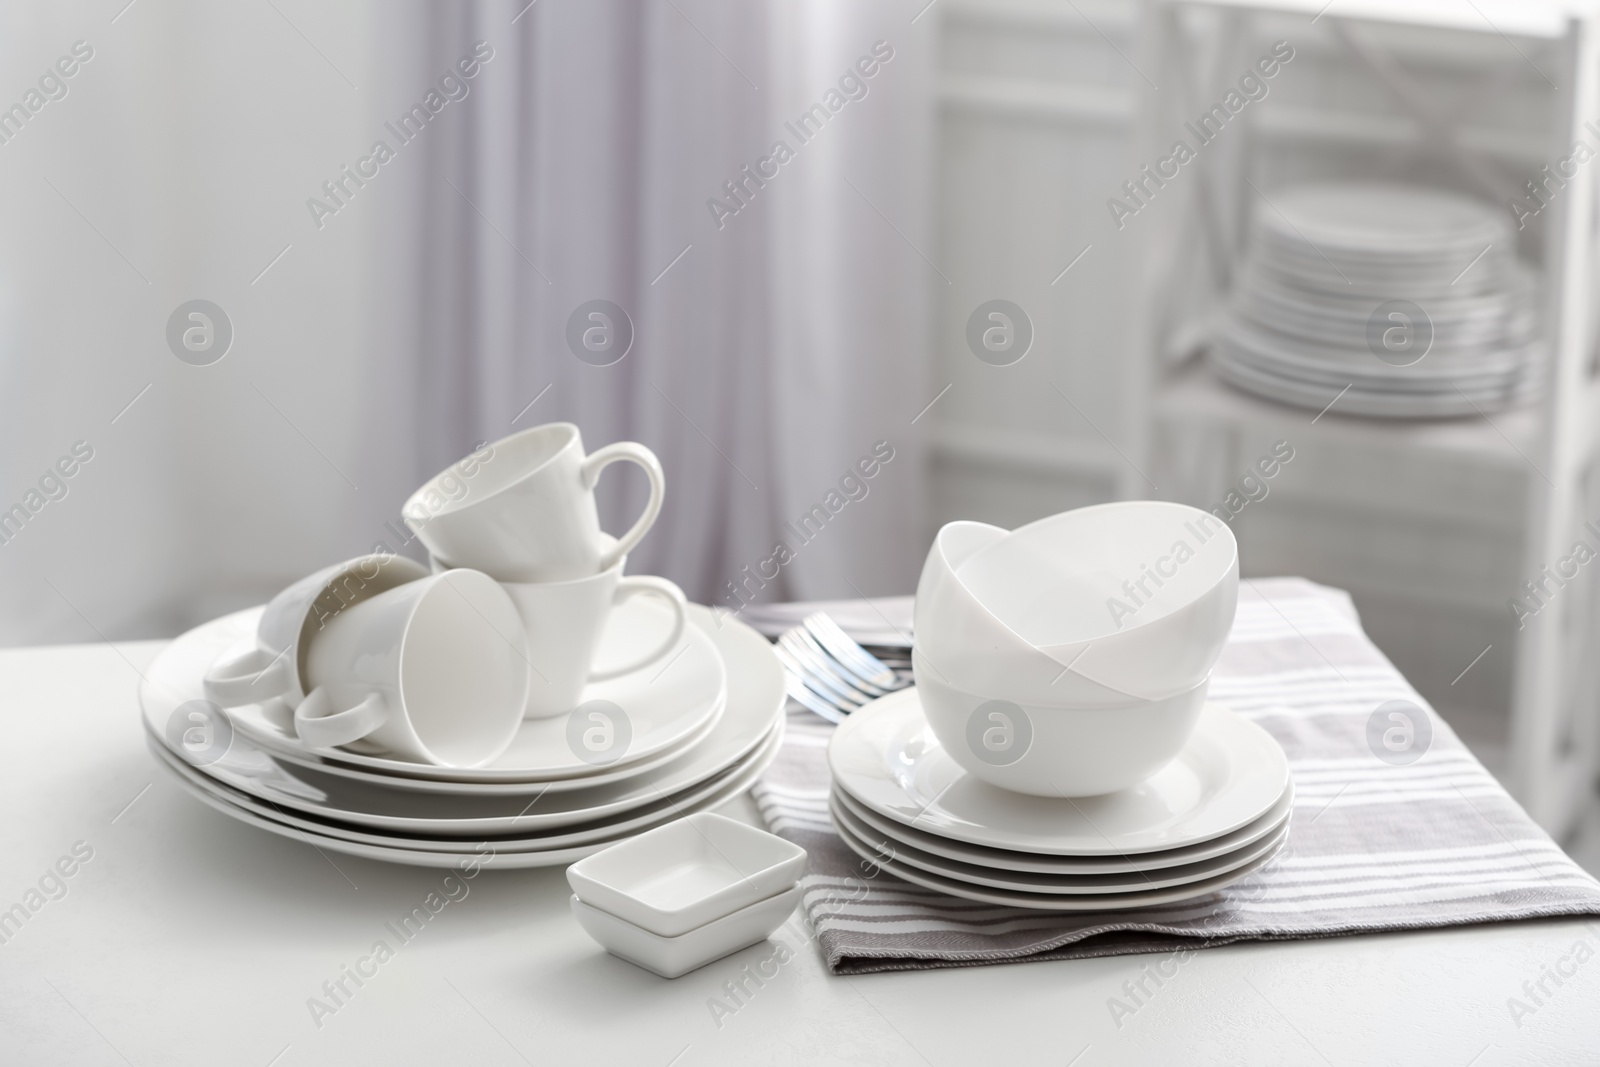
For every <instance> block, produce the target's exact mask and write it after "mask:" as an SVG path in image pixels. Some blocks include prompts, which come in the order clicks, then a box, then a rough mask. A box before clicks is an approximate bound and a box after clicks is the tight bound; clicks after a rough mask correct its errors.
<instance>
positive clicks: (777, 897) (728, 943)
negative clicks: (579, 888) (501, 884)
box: [572, 885, 800, 978]
mask: <svg viewBox="0 0 1600 1067" xmlns="http://www.w3.org/2000/svg"><path fill="white" fill-rule="evenodd" d="M798 903H800V887H799V886H798V885H795V886H790V887H789V888H788V889H785V890H784V891H783V892H781V893H776V894H774V895H772V896H770V897H767V898H766V899H765V900H758V901H756V902H755V903H754V904H751V905H749V906H747V907H744V908H741V909H739V910H738V911H736V912H734V913H733V914H732V915H725V916H723V917H722V918H720V919H718V920H716V921H715V922H711V923H707V924H706V925H705V926H698V927H695V928H694V929H693V930H690V931H689V932H688V933H686V934H679V935H678V936H677V937H662V936H661V935H660V934H653V933H651V932H650V931H649V930H646V929H644V928H643V927H642V926H635V925H634V924H633V923H631V922H629V921H628V920H626V919H619V918H617V917H616V916H615V915H612V914H611V913H610V912H608V911H602V910H601V909H599V908H596V907H593V906H591V905H589V904H585V903H584V902H583V901H581V900H579V899H578V898H577V896H576V895H574V896H573V898H572V914H573V915H574V916H576V917H577V920H578V924H579V925H580V926H582V927H583V929H584V932H586V933H587V934H588V935H589V936H590V937H592V938H594V939H595V940H596V941H598V942H600V946H601V947H602V948H604V949H605V950H606V951H607V952H609V953H611V954H612V955H613V956H617V957H620V958H621V959H625V960H627V961H628V962H629V963H632V964H637V965H638V966H640V967H643V968H644V969H645V970H647V971H653V972H654V973H656V974H659V975H660V976H661V977H663V978H676V977H678V976H679V975H680V974H687V973H689V972H690V971H692V970H694V969H695V968H697V967H704V966H705V965H706V964H708V963H710V962H711V961H712V960H720V959H721V958H722V957H724V956H726V955H728V954H729V953H731V952H738V951H739V950H740V949H742V948H749V947H750V946H751V945H754V944H756V943H757V942H759V941H764V940H766V939H767V937H768V936H770V935H771V933H772V932H773V931H774V930H776V929H777V928H778V927H780V926H782V925H783V924H784V921H785V920H787V919H788V918H789V916H790V915H791V914H793V913H794V907H795V905H796V904H798Z"/></svg>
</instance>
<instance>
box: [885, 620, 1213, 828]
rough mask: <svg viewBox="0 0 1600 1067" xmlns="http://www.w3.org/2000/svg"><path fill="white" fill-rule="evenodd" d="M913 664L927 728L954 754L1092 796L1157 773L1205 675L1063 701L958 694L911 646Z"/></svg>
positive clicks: (1034, 790) (995, 781)
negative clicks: (1120, 699) (1139, 692)
mask: <svg viewBox="0 0 1600 1067" xmlns="http://www.w3.org/2000/svg"><path fill="white" fill-rule="evenodd" d="M911 668H912V671H913V672H914V673H915V675H916V679H917V697H918V700H919V701H920V702H921V704H922V712H923V714H924V715H925V716H927V719H928V726H929V727H930V728H931V729H932V730H933V733H934V736H935V737H937V738H938V739H939V744H940V745H942V746H943V747H944V750H945V751H946V752H948V753H949V754H950V758H951V759H953V760H955V761H956V762H957V763H959V764H960V765H961V766H962V768H964V769H965V770H966V771H967V772H968V773H969V774H972V775H973V776H975V777H977V778H979V779H980V780H982V781H985V782H988V783H989V784H990V785H993V786H998V787H999V788H1001V789H1008V790H1011V791H1012V792H1014V793H1028V794H1031V795H1033V796H1041V797H1078V796H1097V795H1099V794H1101V793H1111V792H1115V791H1116V790H1118V789H1126V788H1128V787H1129V786H1131V785H1136V784H1138V783H1139V782H1142V781H1144V780H1145V779H1146V778H1148V777H1150V776H1151V775H1152V774H1155V773H1156V772H1157V771H1159V770H1160V769H1161V768H1163V767H1165V766H1166V765H1167V764H1168V763H1171V762H1172V760H1173V758H1174V757H1175V756H1177V754H1178V753H1179V752H1181V751H1183V746H1184V745H1185V744H1186V743H1187V742H1188V740H1189V736H1190V735H1191V734H1193V733H1194V728H1195V724H1196V723H1198V722H1199V721H1200V709H1201V708H1202V707H1204V706H1205V700H1206V690H1207V688H1208V687H1209V686H1210V682H1211V679H1210V677H1209V676H1207V677H1206V678H1204V679H1203V680H1202V681H1201V682H1200V684H1199V685H1196V686H1194V687H1193V688H1191V689H1189V690H1187V691H1185V692H1182V693H1175V694H1173V695H1171V696H1169V697H1166V698H1165V699H1162V700H1139V701H1134V702H1131V703H1128V704H1124V705H1121V706H1112V707H1059V706H1052V705H1041V704H1029V703H1022V702H1018V701H1008V700H996V699H993V698H990V697H984V696H978V695H975V694H973V693H968V692H963V691H962V690H960V689H957V688H955V687H954V686H950V685H947V684H945V683H944V682H943V681H942V680H941V679H940V677H939V674H938V673H937V672H936V671H934V670H931V669H929V665H928V663H927V661H926V659H924V658H923V656H922V655H921V654H920V653H918V652H916V651H913V652H912V654H911Z"/></svg>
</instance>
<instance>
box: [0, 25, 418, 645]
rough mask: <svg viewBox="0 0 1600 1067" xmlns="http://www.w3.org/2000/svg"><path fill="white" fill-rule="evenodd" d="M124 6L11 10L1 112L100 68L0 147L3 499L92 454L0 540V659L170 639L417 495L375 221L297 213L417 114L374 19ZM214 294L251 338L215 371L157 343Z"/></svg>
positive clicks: (362, 539)
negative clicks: (32, 92)
mask: <svg viewBox="0 0 1600 1067" xmlns="http://www.w3.org/2000/svg"><path fill="white" fill-rule="evenodd" d="M121 7H122V3H121V2H116V3H109V4H107V3H96V4H92V5H91V4H87V3H73V4H59V5H55V4H52V5H49V6H46V5H7V6H6V7H5V8H4V9H3V10H0V71H3V72H4V74H3V75H0V99H3V100H4V101H6V102H8V103H9V102H10V101H11V100H12V99H14V98H18V97H20V96H21V94H22V93H23V92H24V91H25V90H26V89H27V87H28V85H29V84H30V82H31V81H32V79H33V78H34V77H36V76H37V75H38V74H39V73H41V72H43V71H44V70H45V69H46V67H47V66H48V65H49V64H50V63H52V62H53V61H54V60H55V59H56V57H57V56H59V55H60V54H62V53H63V52H65V51H67V50H68V48H69V47H70V45H71V44H72V43H73V42H74V41H77V40H80V39H81V40H85V41H88V42H89V43H90V45H91V46H92V47H93V48H94V58H93V59H92V60H91V61H89V62H88V63H87V64H85V65H84V66H83V68H82V69H81V71H80V72H79V73H78V74H77V75H76V76H75V77H74V78H73V79H72V80H71V82H70V83H69V84H70V92H69V94H68V96H67V97H66V98H65V99H62V100H60V101H56V102H53V103H50V104H49V105H48V106H46V107H45V108H44V109H43V110H42V111H41V112H40V113H39V114H38V115H36V116H35V117H34V118H33V119H32V120H31V121H30V122H29V123H28V125H27V126H26V127H25V128H24V130H23V132H22V133H21V134H20V135H19V136H17V137H16V138H15V139H14V140H12V141H11V142H10V143H8V144H4V145H0V201H3V204H0V213H3V214H4V226H3V232H4V234H5V238H4V241H3V243H0V412H3V414H0V442H3V444H0V499H4V500H6V501H7V502H8V503H9V502H10V501H11V500H13V499H17V498H19V497H20V496H21V495H22V494H23V493H24V492H25V490H26V489H27V487H28V486H29V484H30V483H31V482H32V481H34V480H35V479H36V478H37V477H38V476H39V474H40V472H41V471H43V470H44V468H45V467H46V465H47V464H49V463H50V462H51V461H52V460H54V459H55V458H56V456H57V455H58V454H59V453H61V452H64V451H66V450H67V449H68V447H69V446H70V445H71V444H72V442H74V441H75V440H78V439H84V440H87V441H89V442H91V443H92V445H93V447H94V449H95V458H94V459H93V460H92V461H91V462H90V463H89V464H88V465H87V466H86V467H85V468H84V469H83V470H82V471H81V472H80V473H79V474H78V475H77V476H76V477H75V478H74V479H73V480H72V482H71V483H70V493H69V495H68V496H67V497H66V498H65V499H63V500H60V501H58V502H55V503H51V504H49V505H48V506H47V507H45V508H44V509H43V510H42V511H41V512H40V513H39V514H38V515H37V516H35V517H34V518H33V519H32V520H31V521H30V522H29V523H28V525H27V526H26V527H25V528H24V529H23V531H22V533H21V535H20V536H18V537H17V538H16V539H15V540H14V541H13V542H12V543H11V544H8V545H5V546H3V547H0V574H3V580H0V642H7V643H16V642H28V643H37V642H51V641H67V640H94V639H96V638H97V637H99V636H102V635H103V636H107V637H111V638H125V637H135V636H154V635H158V634H169V633H172V632H174V631H175V630H176V629H177V628H179V627H181V626H183V625H186V624H188V623H191V622H194V621H197V620H198V619H200V618H202V617H205V616H207V615H209V614H214V613H216V612H217V611H221V610H225V609H229V608H233V607H239V606H243V605H244V604H247V603H250V602H253V601H256V600H259V599H260V597H261V595H262V594H263V592H264V591H266V590H270V589H272V588H275V587H277V586H279V585H281V584H282V583H283V582H284V581H285V580H287V579H288V578H290V577H292V576H293V575H295V574H297V573H303V572H304V571H306V570H309V569H310V568H311V567H313V566H315V565H317V564H319V563H321V562H323V561H325V560H327V559H329V558H336V557H337V556H338V555H341V554H353V553H354V552H355V551H358V550H360V549H362V548H364V547H365V546H366V545H367V544H370V543H371V541H372V540H373V539H374V538H376V537H378V536H379V535H380V534H381V523H382V520H383V518H385V517H387V516H389V515H391V514H393V513H395V512H396V511H397V509H398V506H399V502H400V500H401V499H403V486H401V485H399V484H395V477H394V475H395V474H398V475H400V477H401V478H404V477H405V476H406V474H405V472H404V471H394V474H391V473H388V472H390V471H391V470H392V469H393V468H394V467H395V466H396V465H394V464H386V463H385V462H384V459H385V456H386V454H387V453H392V452H394V451H395V450H396V449H399V448H403V447H404V441H405V437H404V431H405V427H404V426H403V425H402V424H401V422H402V420H401V419H400V417H399V416H400V414H401V413H400V412H397V411H394V412H391V411H390V410H388V409H387V408H386V405H384V404H383V403H382V400H383V398H384V396H385V395H386V389H387V384H386V382H385V378H386V375H385V372H384V369H383V365H382V362H381V353H375V352H374V351H373V349H372V347H371V346H370V345H369V333H370V331H369V330H368V328H367V324H368V322H370V321H371V315H370V313H369V310H368V303H369V301H370V299H371V293H370V281H371V276H372V275H371V269H370V267H371V257H370V255H369V253H368V248H369V246H370V245H371V243H372V236H373V235H372V233H371V232H370V228H371V227H372V226H373V225H374V224H375V223H376V222H377V220H378V218H379V216H378V213H377V211H376V210H373V211H367V212H356V211H350V212H346V213H344V214H343V215H341V217H339V218H338V219H337V220H336V222H337V225H333V224H330V225H328V226H326V227H325V228H324V229H323V230H322V231H321V232H318V231H317V230H316V229H315V228H314V227H313V226H312V225H311V221H310V217H309V214H308V212H307V210H306V208H305V200H306V198H307V197H308V196H310V195H312V194H313V193H315V192H316V191H317V189H318V186H319V185H320V184H321V182H322V181H323V180H325V179H326V178H327V177H328V176H330V175H331V174H332V173H333V172H334V171H335V170H336V169H337V167H338V166H339V165H340V164H341V163H344V162H347V161H350V160H352V159H353V158H354V156H355V154H356V153H358V152H359V151H361V150H363V149H364V148H365V147H366V146H367V145H369V144H370V143H371V140H372V137H373V132H374V129H375V128H376V123H375V121H374V116H375V115H377V114H380V113H383V112H384V111H386V110H389V109H390V107H391V105H394V106H397V105H398V103H399V99H398V97H393V98H391V97H392V94H390V93H389V92H388V90H387V89H386V87H385V86H382V85H380V84H376V83H375V79H374V67H375V63H374V60H375V58H376V57H375V54H374V53H375V49H376V48H377V47H378V45H379V43H380V42H381V41H382V40H383V39H384V36H383V34H382V32H381V26H380V23H381V18H380V16H381V14H382V13H381V12H380V11H379V10H378V9H377V7H376V5H370V4H364V3H357V4H345V5H333V6H327V5H321V4H315V3H308V2H303V0H277V4H276V9H274V6H273V5H265V4H262V5H256V4H250V5H233V4H228V5H218V4H206V3H201V2H198V0H184V2H178V3H149V2H140V3H137V4H135V5H133V6H131V7H129V8H128V9H127V10H125V11H122V12H121V14H120V15H119V14H118V11H119V9H120V8H121ZM280 12H281V14H280ZM113 19H115V21H114V22H113V21H112V20H113ZM291 22H292V23H293V25H291ZM302 34H304V36H302ZM307 38H309V41H308V40H307ZM319 53H320V54H319ZM346 79H348V81H347V80H346ZM351 83H354V85H355V86H356V87H357V88H352V85H351ZM52 184H53V185H54V186H55V187H56V189H59V193H58V192H57V191H56V189H52V187H51V186H52ZM384 195H386V194H385V192H384V191H383V190H381V189H376V190H375V191H374V192H373V194H372V199H373V200H374V201H377V200H379V199H380V198H381V197H383V196H384ZM69 200H70V202H71V203H70V205H69V204H68V203H67V201H69ZM80 212H81V215H80ZM285 246H289V250H288V252H287V253H286V254H284V256H283V258H282V259H281V260H279V261H278V262H277V263H276V264H275V265H274V266H272V268H271V270H269V271H267V272H266V273H265V275H262V274H261V272H262V271H263V270H264V269H265V268H266V267H267V266H268V264H269V263H271V262H272V260H273V258H274V257H275V256H277V255H278V254H279V252H280V251H282V250H283V249H284V248H285ZM258 276H259V277H258ZM196 297H204V298H206V299H210V300H212V301H214V302H216V303H217V304H219V305H220V306H221V307H222V308H223V309H224V311H225V312H226V313H227V314H228V316H229V317H230V318H231V320H232V323H233V327H234V341H233V345H232V348H231V350H230V351H229V352H228V354H227V355H226V357H225V358H223V359H222V360H221V361H220V362H218V363H216V364H214V365H211V366H205V367H196V366H190V365H188V364H186V363H184V362H181V361H180V360H179V359H177V358H176V357H175V356H174V355H173V353H172V352H171V351H169V349H168V346H167V343H166V339H165V329H166V322H167V318H168V316H169V315H170V314H171V312H172V311H173V309H174V308H175V307H176V306H177V305H178V304H180V303H181V302H183V301H186V300H189V299H192V298H196ZM147 385H148V386H149V389H148V391H147V392H144V394H143V395H142V396H141V397H140V399H139V400H138V402H137V403H136V404H134V405H133V406H132V407H131V408H129V409H128V410H127V411H126V412H123V413H122V414H121V415H120V417H118V413H119V411H121V410H122V409H123V408H124V406H125V405H126V404H127V403H128V402H129V401H130V400H132V399H133V398H134V397H135V396H136V395H138V394H140V392H141V390H143V389H144V388H145V386H147ZM113 418H116V421H115V423H113V422H112V420H113ZM341 472H342V473H341ZM346 478H348V479H349V481H348V482H347V481H346V480H345V479H346ZM351 483H354V485H355V486H359V489H356V488H353V487H352V484H351ZM52 586H53V587H54V588H52Z"/></svg>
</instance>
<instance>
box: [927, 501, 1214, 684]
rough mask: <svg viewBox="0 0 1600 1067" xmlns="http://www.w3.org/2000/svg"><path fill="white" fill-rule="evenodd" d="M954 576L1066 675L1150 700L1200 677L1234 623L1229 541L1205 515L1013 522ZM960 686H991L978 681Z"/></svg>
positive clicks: (1118, 514)
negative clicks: (1015, 526) (1068, 670)
mask: <svg viewBox="0 0 1600 1067" xmlns="http://www.w3.org/2000/svg"><path fill="white" fill-rule="evenodd" d="M955 576H956V578H957V579H958V580H959V583H960V584H961V586H962V588H964V589H965V590H966V591H967V592H968V593H969V594H970V595H971V597H972V598H973V600H975V601H976V602H977V603H978V604H981V605H982V606H983V607H984V608H985V609H987V611H988V612H989V614H990V615H991V616H992V617H993V618H994V619H996V620H998V621H999V622H1000V623H1001V624H1002V625H1003V626H1004V627H1005V628H1006V629H1007V630H1008V631H1010V632H1011V633H1012V634H1014V635H1016V637H1017V638H1018V639H1019V640H1020V641H1021V642H1022V643H1023V644H1025V645H1027V646H1028V647H1031V648H1035V649H1037V650H1038V651H1040V652H1042V653H1044V654H1045V655H1047V656H1048V657H1050V658H1051V659H1053V660H1055V661H1056V662H1057V663H1060V664H1061V665H1062V666H1068V665H1070V667H1071V670H1072V672H1073V673H1074V674H1076V675H1081V676H1082V677H1084V678H1086V679H1089V680H1091V681H1093V682H1096V683H1098V684H1100V685H1102V686H1105V687H1107V688H1109V689H1112V690H1115V691H1120V692H1123V693H1127V694H1129V695H1131V696H1135V697H1142V698H1145V699H1152V700H1153V699H1161V698H1164V697H1166V696H1168V695H1170V694H1176V693H1182V692H1187V691H1189V690H1190V689H1192V687H1193V686H1194V685H1195V684H1196V683H1197V682H1199V681H1200V680H1201V679H1202V678H1204V677H1206V676H1207V675H1208V674H1209V673H1210V671H1211V667H1212V665H1213V664H1214V663H1215V662H1216V659H1217V656H1218V654H1219V653H1220V652H1221V651H1222V646H1223V643H1224V642H1226V641H1227V638H1228V631H1229V630H1230V629H1232V626H1233V615H1234V609H1235V607H1236V606H1237V604H1238V598H1239V546H1238V542H1237V541H1235V540H1234V536H1233V531H1232V530H1230V529H1229V528H1228V525H1227V524H1226V523H1224V522H1222V521H1221V520H1219V519H1218V518H1217V517H1216V516H1214V515H1212V514H1210V513H1209V512H1204V511H1201V510H1200V509H1198V508H1191V507H1188V506H1187V505H1184V504H1173V503H1169V502H1166V501H1158V500H1130V501H1120V502H1117V503H1113V504H1100V505H1097V506H1095V507H1088V508H1078V509H1077V510H1075V511H1066V512H1062V513H1061V514H1059V515H1052V516H1050V517H1049V518H1045V519H1040V520H1039V521H1037V522H1033V523H1029V524H1028V525H1026V526H1023V527H1020V528H1018V529H1016V530H1013V531H1012V532H1011V533H1010V534H1009V535H1008V536H1006V537H1005V538H1002V539H996V540H993V541H991V542H989V543H988V544H987V545H985V546H984V547H982V548H980V549H979V550H977V551H975V552H972V553H971V554H970V555H968V556H966V557H965V558H964V560H963V562H961V563H960V564H959V565H958V566H957V567H956V571H955ZM933 665H934V667H935V668H936V669H939V670H942V669H944V665H943V663H941V662H939V661H937V660H936V661H934V663H933ZM951 680H952V681H954V679H953V678H952V679H951ZM994 681H995V682H999V681H1001V679H1000V678H995V679H994ZM963 684H965V685H966V686H967V688H969V689H971V690H972V691H974V692H980V693H987V694H990V695H999V692H1000V690H999V689H997V688H996V686H995V685H994V684H990V679H989V678H983V679H981V683H980V682H979V681H977V680H973V681H964V682H963ZM1012 699H1015V698H1012Z"/></svg>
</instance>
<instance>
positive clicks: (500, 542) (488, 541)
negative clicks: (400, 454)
mask: <svg viewBox="0 0 1600 1067" xmlns="http://www.w3.org/2000/svg"><path fill="white" fill-rule="evenodd" d="M618 460H627V461H628V462H630V463H637V464H638V465H639V466H640V467H642V468H643V469H644V472H645V475H646V477H648V478H649V479H650V499H649V500H648V501H647V502H646V503H645V507H644V511H643V513H642V514H640V516H639V518H638V520H637V521H636V522H634V524H633V527H632V528H631V529H630V530H628V532H627V533H625V534H623V535H622V536H621V537H619V538H617V539H616V543H615V545H613V546H612V547H610V548H609V549H608V548H607V547H606V543H605V542H604V541H603V540H602V538H601V534H600V518H599V513H598V512H597V511H596V509H595V500H594V487H595V483H596V482H597V481H598V480H599V478H600V472H601V471H602V470H604V469H605V468H606V467H607V466H609V465H610V464H612V463H615V462H617V461H618ZM663 486H664V481H663V476H662V472H661V463H660V461H659V460H657V459H656V456H655V453H654V452H651V451H650V450H649V449H648V448H646V447H645V446H644V445H641V444H638V443H636V442H633V441H619V442H617V443H615V444H610V445H606V446H605V447H604V448H601V449H598V450H597V451H595V452H594V453H592V454H590V455H588V456H585V455H584V451H583V438H582V436H581V435H580V434H579V432H578V428H577V427H576V426H574V425H572V424H571V423H568V422H552V423H548V424H546V425H544V426H535V427H533V428H532V429H528V430H523V431H522V432H520V433H515V434H512V435H511V436H510V437H506V438H503V439H501V440H499V441H496V442H495V443H494V444H492V445H488V446H486V447H485V448H483V449H481V450H480V451H479V452H475V453H473V455H472V456H469V457H468V458H467V460H464V461H463V462H462V463H458V464H456V465H454V466H452V467H450V468H449V469H447V470H444V471H441V472H440V473H439V474H437V475H435V476H434V477H433V478H431V479H429V481H428V482H427V484H426V485H424V486H423V487H422V488H421V489H418V490H417V491H416V492H415V493H413V494H412V495H411V498H410V499H409V500H407V501H406V505H405V508H404V509H403V510H402V512H401V514H402V515H403V516H404V518H405V521H406V525H408V526H410V527H411V529H413V530H414V531H416V534H417V536H418V537H419V538H421V540H422V543H423V544H424V545H426V546H427V548H428V552H429V553H430V554H431V555H433V556H436V557H438V558H440V559H447V560H450V561H451V563H452V564H453V565H454V566H458V567H472V568H474V569H477V570H481V571H483V572H484V573H486V574H488V575H490V576H491V577H493V578H495V579H496V580H498V581H502V582H559V581H567V580H569V579H573V578H587V577H590V576H593V575H596V574H599V573H600V572H602V571H606V570H609V569H611V567H612V565H613V564H615V563H616V562H617V561H618V560H620V559H621V558H622V557H623V556H624V555H626V554H627V553H628V551H629V550H630V549H632V548H633V546H634V545H636V544H638V543H639V539H640V538H642V537H643V536H644V535H645V534H646V533H647V532H649V530H650V527H651V526H652V525H653V524H654V523H655V521H656V516H657V515H659V514H660V513H661V499H662V493H663Z"/></svg>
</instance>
